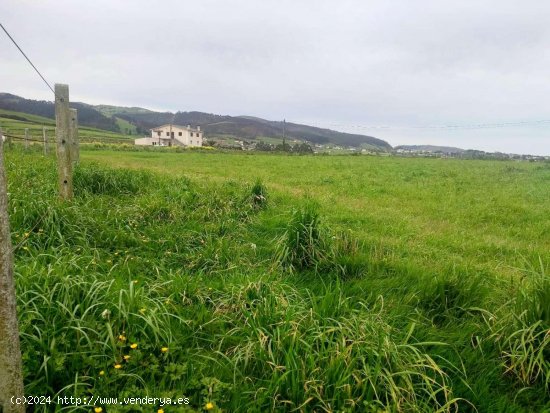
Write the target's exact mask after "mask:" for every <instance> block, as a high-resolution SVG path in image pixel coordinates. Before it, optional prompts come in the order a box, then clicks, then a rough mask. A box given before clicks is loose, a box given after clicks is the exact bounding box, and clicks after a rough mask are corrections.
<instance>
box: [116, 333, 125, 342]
mask: <svg viewBox="0 0 550 413" xmlns="http://www.w3.org/2000/svg"><path fill="white" fill-rule="evenodd" d="M118 339H119V340H120V341H126V336H125V335H123V334H121V335H120V336H118Z"/></svg>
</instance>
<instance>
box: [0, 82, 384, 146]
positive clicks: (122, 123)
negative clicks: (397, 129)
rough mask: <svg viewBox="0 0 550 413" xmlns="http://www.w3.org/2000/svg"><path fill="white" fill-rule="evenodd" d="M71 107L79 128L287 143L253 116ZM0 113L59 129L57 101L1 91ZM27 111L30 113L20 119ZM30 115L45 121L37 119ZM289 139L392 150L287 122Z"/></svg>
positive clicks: (277, 127)
mask: <svg viewBox="0 0 550 413" xmlns="http://www.w3.org/2000/svg"><path fill="white" fill-rule="evenodd" d="M71 107H74V108H76V109H78V120H79V125H80V126H84V127H89V128H95V129H98V130H103V131H109V132H111V133H115V134H123V135H140V134H148V133H149V129H151V128H153V127H156V126H159V125H162V124H166V123H174V124H180V125H193V126H200V127H201V128H202V129H203V130H204V131H205V134H206V136H207V137H230V138H235V139H248V140H255V139H266V138H268V139H273V140H275V141H278V140H281V139H282V136H283V123H282V122H280V121H270V120H266V119H261V118H257V117H252V116H228V115H215V114H212V113H204V112H176V113H171V112H155V111H152V110H149V109H144V108H139V107H122V106H112V105H96V106H92V105H88V104H86V103H81V102H71ZM0 110H3V111H10V113H7V112H5V113H4V116H3V119H4V121H5V122H6V121H7V119H10V118H11V119H12V120H22V119H17V117H18V116H19V117H22V118H24V121H29V122H31V123H33V124H40V125H46V126H50V125H53V119H54V113H55V108H54V104H53V102H48V101H39V100H31V99H25V98H22V97H20V96H16V95H12V94H10V93H0ZM18 113H19V114H18ZM21 113H23V114H24V115H20V114H21ZM28 116H38V117H40V118H41V119H40V120H37V119H34V120H31V118H29V117H28ZM286 136H287V138H288V139H294V140H298V141H307V142H309V143H312V144H332V145H341V146H353V147H363V148H367V149H371V150H375V151H384V152H386V151H389V150H391V149H392V147H391V145H390V144H389V143H387V142H386V141H383V140H381V139H377V138H375V137H372V136H366V135H358V134H351V133H344V132H337V131H333V130H330V129H323V128H317V127H313V126H308V125H301V124H298V123H291V122H287V123H286Z"/></svg>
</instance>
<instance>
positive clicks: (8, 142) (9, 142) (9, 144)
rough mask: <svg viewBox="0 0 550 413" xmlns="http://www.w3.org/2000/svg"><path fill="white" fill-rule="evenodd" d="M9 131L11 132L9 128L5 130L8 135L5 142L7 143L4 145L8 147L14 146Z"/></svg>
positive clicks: (5, 134)
mask: <svg viewBox="0 0 550 413" xmlns="http://www.w3.org/2000/svg"><path fill="white" fill-rule="evenodd" d="M8 133H9V130H8V129H6V130H5V131H4V136H5V137H6V142H5V143H6V145H4V147H6V146H7V147H9V148H11V147H12V143H11V142H12V141H11V136H8Z"/></svg>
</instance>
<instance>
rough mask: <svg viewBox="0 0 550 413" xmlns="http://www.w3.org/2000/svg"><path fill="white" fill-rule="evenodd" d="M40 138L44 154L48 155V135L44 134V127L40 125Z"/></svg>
mask: <svg viewBox="0 0 550 413" xmlns="http://www.w3.org/2000/svg"><path fill="white" fill-rule="evenodd" d="M42 139H43V140H44V156H47V155H48V135H46V127H45V126H42Z"/></svg>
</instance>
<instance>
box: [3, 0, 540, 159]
mask: <svg viewBox="0 0 550 413" xmlns="http://www.w3.org/2000/svg"><path fill="white" fill-rule="evenodd" d="M0 15H1V16H2V23H3V24H5V25H6V27H7V28H8V30H10V31H11V32H12V34H13V35H14V36H15V38H16V39H17V40H18V41H19V43H20V44H21V46H22V47H23V48H24V50H25V51H27V53H28V54H29V55H30V56H31V58H32V59H33V60H34V61H35V63H36V64H37V65H38V66H39V67H40V69H41V71H43V73H44V74H45V75H46V76H47V78H48V79H50V80H51V81H52V82H55V81H58V82H64V83H69V84H70V85H71V93H72V99H74V100H81V101H88V102H91V103H114V104H124V105H131V106H135V105H140V106H145V107H150V108H154V109H163V110H202V111H206V112H213V113H220V114H234V115H239V114H249V115H255V116H262V117H266V118H269V119H281V118H287V119H291V120H293V121H306V120H307V121H310V122H314V123H318V124H340V125H342V126H340V127H339V128H338V129H340V130H349V131H357V130H356V129H357V128H355V130H354V125H363V126H368V125H391V126H394V127H400V128H401V129H398V130H396V129H391V130H387V131H380V130H376V129H374V130H368V129H362V131H363V132H365V133H368V134H371V135H375V136H377V137H380V138H382V139H388V140H389V141H390V143H392V144H397V143H436V142H437V143H441V144H447V145H453V146H463V145H461V144H462V143H466V144H471V145H473V147H478V148H494V149H500V150H503V151H504V150H506V151H516V152H523V151H524V148H525V147H529V148H531V150H532V152H534V153H543V154H549V153H550V138H547V137H546V136H548V135H549V132H550V131H549V130H548V127H540V126H539V127H530V128H529V127H523V128H515V129H513V130H512V129H494V130H491V131H489V132H487V131H485V130H484V131H475V130H460V131H452V132H449V131H440V132H439V134H438V135H437V136H435V135H434V133H433V132H431V131H425V130H417V129H414V128H412V127H413V126H420V125H434V124H440V125H442V124H443V125H444V124H471V123H476V122H483V123H493V122H494V123H498V122H506V121H523V120H538V119H548V118H550V115H549V113H550V100H549V99H548V98H547V97H548V96H549V95H550V83H549V82H548V81H547V68H548V67H550V49H548V48H547V47H546V45H547V44H548V41H549V40H550V26H549V25H548V24H547V22H548V21H549V19H550V3H548V4H547V3H545V2H539V1H526V2H522V3H521V4H519V3H518V2H517V1H506V0H504V1H503V0H501V1H496V0H494V1H493V0H491V1H488V0H486V1H477V2H470V1H466V2H452V3H450V2H441V1H436V0H422V1H416V2H411V1H405V0H403V1H369V2H364V1H340V2H338V3H336V2H333V1H330V2H329V1H313V0H310V1H302V2H295V1H272V0H266V1H262V2H250V1H244V0H241V1H225V2H219V1H213V0H205V1H195V2H191V1H187V2H181V1H164V2H161V3H158V2H148V1H144V0H138V1H131V2H130V1H128V2H112V1H106V0H101V1H94V2H83V1H82V2H74V1H68V0H58V1H42V2H34V1H21V0H18V1H15V0H4V1H3V2H2V4H0ZM17 53H18V52H17V50H15V48H14V47H13V46H12V45H10V44H9V41H8V40H7V39H5V38H0V59H1V62H2V64H1V65H0V78H1V79H3V80H4V84H3V87H2V88H1V89H2V90H4V91H9V92H12V93H19V94H22V95H24V96H25V97H30V98H33V97H34V98H47V97H48V96H49V94H48V91H47V89H45V87H44V86H43V85H41V84H40V81H39V80H37V77H36V75H35V74H33V73H32V70H31V69H30V68H29V67H28V65H27V64H26V62H25V61H24V60H23V59H22V58H21V56H19V55H18V54H17ZM405 127H411V128H408V129H407V128H405ZM510 136H513V137H516V136H517V137H518V138H517V139H515V138H511V137H510ZM505 137H506V139H505ZM514 139H515V141H514Z"/></svg>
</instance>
